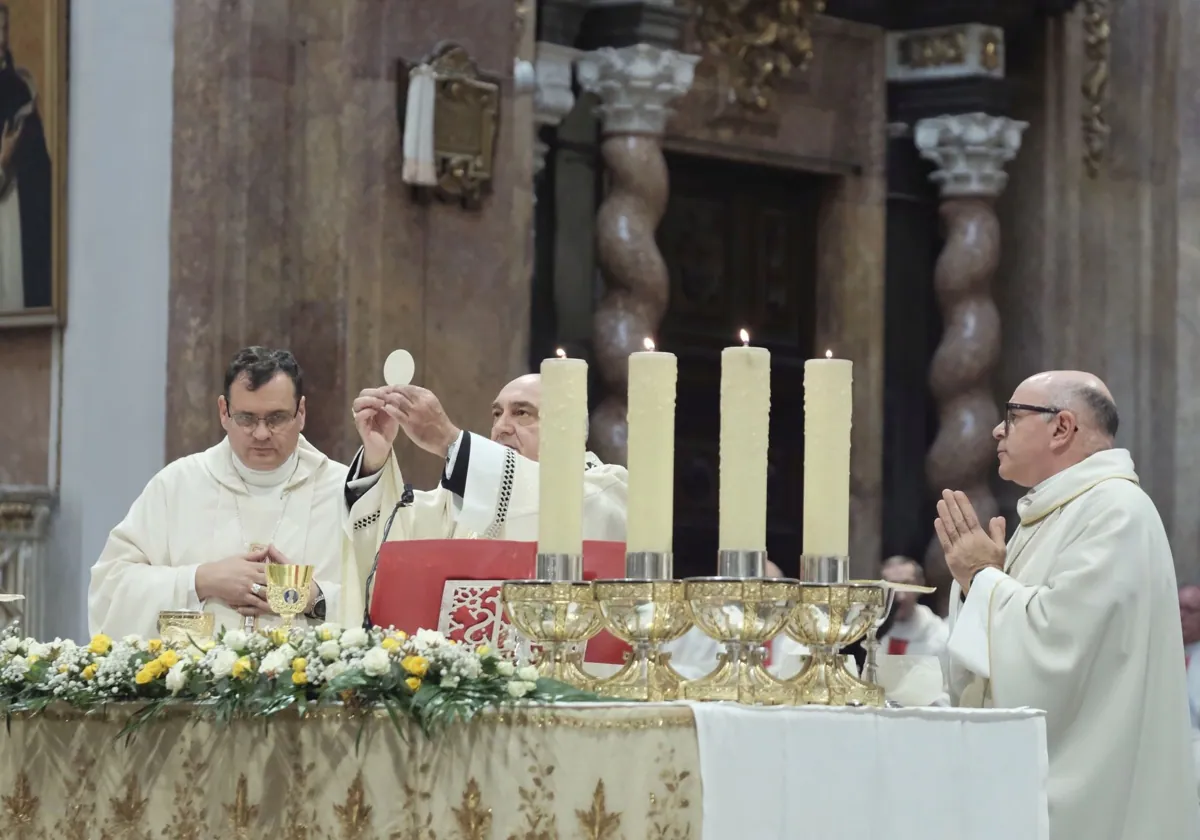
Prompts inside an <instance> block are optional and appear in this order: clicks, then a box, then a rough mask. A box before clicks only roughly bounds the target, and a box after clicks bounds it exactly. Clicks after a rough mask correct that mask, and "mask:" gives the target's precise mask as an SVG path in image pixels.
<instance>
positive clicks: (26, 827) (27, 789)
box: [0, 772, 41, 840]
mask: <svg viewBox="0 0 1200 840" xmlns="http://www.w3.org/2000/svg"><path fill="white" fill-rule="evenodd" d="M0 799H2V800H3V802H4V816H5V825H6V827H7V831H6V833H5V834H4V836H5V837H12V838H13V840H25V838H26V837H28V836H29V835H30V832H31V831H32V830H33V821H34V820H35V819H36V818H37V812H38V807H39V806H40V804H41V802H40V800H39V799H38V797H36V796H34V795H33V788H32V787H31V786H30V784H29V776H27V775H25V773H24V772H21V773H18V774H17V782H16V784H15V785H13V792H12V794H10V795H9V796H4V797H0Z"/></svg>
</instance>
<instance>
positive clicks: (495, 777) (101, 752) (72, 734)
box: [0, 705, 701, 840]
mask: <svg viewBox="0 0 1200 840" xmlns="http://www.w3.org/2000/svg"><path fill="white" fill-rule="evenodd" d="M136 708H137V707H136V706H130V707H128V708H126V707H111V708H109V709H108V710H107V711H106V713H105V714H104V715H103V716H98V715H93V716H91V717H87V718H84V716H83V715H82V714H80V713H79V712H75V711H73V710H53V709H52V710H50V711H49V712H48V713H47V714H45V715H44V716H41V717H36V718H30V717H23V716H14V717H13V718H12V720H11V726H10V729H9V732H8V734H5V733H2V732H0V743H2V744H3V746H2V747H0V838H4V840H51V839H52V840H91V838H96V840H151V839H152V838H153V840H210V838H212V840H216V838H221V839H222V840H225V838H230V839H231V840H248V839H249V838H260V837H261V838H273V840H274V839H277V840H485V838H495V839H496V840H559V838H563V839H564V840H565V839H566V838H582V840H623V839H624V838H638V840H641V838H655V839H656V840H685V838H686V840H699V838H700V818H701V790H700V773H699V757H698V752H697V745H696V730H695V722H694V720H693V717H692V712H691V710H690V709H689V708H687V707H680V706H675V707H669V706H666V707H664V706H639V705H625V706H596V707H578V706H576V707H532V708H526V709H520V710H511V711H505V712H503V713H497V714H492V715H488V716H486V717H485V718H483V719H480V720H476V721H475V722H473V723H471V724H470V725H467V726H455V727H452V728H450V729H448V730H446V731H445V732H443V733H441V734H439V735H438V736H436V737H434V738H433V739H428V738H425V737H424V736H423V735H421V733H420V732H419V731H418V730H417V729H416V728H415V727H414V726H408V727H407V728H406V729H405V738H404V739H401V738H400V737H399V736H398V734H397V733H396V731H395V729H394V728H393V726H392V724H391V722H390V721H389V720H388V719H387V717H386V715H382V714H378V715H374V716H372V717H370V718H368V719H367V721H366V728H365V730H363V733H362V737H361V741H359V743H358V746H357V749H356V746H355V741H356V738H357V737H358V734H359V727H360V725H361V721H362V719H361V718H351V717H350V716H349V715H348V714H346V713H345V712H343V711H342V710H340V709H322V710H320V711H318V712H317V713H316V714H315V715H314V714H310V715H309V717H308V718H306V719H304V720H300V719H298V717H297V716H296V715H294V714H286V713H285V714H282V715H280V716H277V717H276V718H274V719H272V720H271V721H270V722H269V723H264V722H262V721H259V722H253V721H241V722H235V723H232V724H230V725H229V726H227V727H218V726H216V725H214V724H212V723H209V722H205V721H201V720H196V719H195V718H194V717H193V718H192V719H190V720H189V714H190V713H191V710H189V709H187V708H186V707H176V708H172V709H171V710H169V712H168V715H169V717H168V719H167V720H165V721H162V722H158V723H155V724H153V725H151V726H149V727H146V728H144V729H142V730H141V731H139V732H138V733H137V734H136V735H135V737H134V739H133V741H132V742H130V743H128V744H126V743H125V741H123V740H122V741H117V740H115V739H116V736H117V733H118V732H119V731H120V730H121V727H122V726H123V725H124V723H125V721H126V720H127V719H128V715H129V714H130V713H131V712H132V711H134V710H135V709H136Z"/></svg>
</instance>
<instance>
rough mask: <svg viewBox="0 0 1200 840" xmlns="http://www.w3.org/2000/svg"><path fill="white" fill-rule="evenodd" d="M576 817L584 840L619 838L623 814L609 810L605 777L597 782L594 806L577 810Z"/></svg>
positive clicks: (593, 796)
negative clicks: (605, 793)
mask: <svg viewBox="0 0 1200 840" xmlns="http://www.w3.org/2000/svg"><path fill="white" fill-rule="evenodd" d="M575 818H576V819H577V820H578V821H579V828H580V830H581V831H582V837H583V838H584V840H617V837H618V832H619V831H620V828H621V814H620V812H616V813H613V812H611V811H609V810H608V805H607V803H606V802H605V798H604V780H603V779H600V780H599V781H598V782H596V789H595V791H593V792H592V807H590V808H588V809H587V810H586V811H576V812H575Z"/></svg>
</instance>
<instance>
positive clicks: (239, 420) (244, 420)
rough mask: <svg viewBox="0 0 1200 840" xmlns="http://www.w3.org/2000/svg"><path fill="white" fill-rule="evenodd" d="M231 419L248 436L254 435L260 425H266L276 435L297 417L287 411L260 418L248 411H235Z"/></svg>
mask: <svg viewBox="0 0 1200 840" xmlns="http://www.w3.org/2000/svg"><path fill="white" fill-rule="evenodd" d="M229 419H231V420H233V422H234V423H236V424H237V427H238V428H239V429H241V430H242V431H243V432H246V433H247V434H253V433H254V431H255V430H256V429H257V428H258V424H259V423H263V424H265V425H266V427H267V431H268V432H271V433H272V434H274V433H275V432H278V431H279V430H280V429H283V428H284V427H286V426H287V425H288V424H289V423H291V422H292V421H293V420H295V419H296V415H295V414H294V413H289V412H286V411H274V412H272V413H270V414H268V415H267V416H266V417H259V416H258V415H257V414H250V413H249V412H246V411H235V412H231V413H230V415H229Z"/></svg>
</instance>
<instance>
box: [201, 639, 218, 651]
mask: <svg viewBox="0 0 1200 840" xmlns="http://www.w3.org/2000/svg"><path fill="white" fill-rule="evenodd" d="M216 646H217V643H216V642H214V641H213V640H212V639H205V640H204V641H202V642H201V643H200V650H202V651H204V652H205V653H208V652H209V651H210V650H212V649H213V648H215V647H216Z"/></svg>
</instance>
